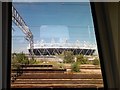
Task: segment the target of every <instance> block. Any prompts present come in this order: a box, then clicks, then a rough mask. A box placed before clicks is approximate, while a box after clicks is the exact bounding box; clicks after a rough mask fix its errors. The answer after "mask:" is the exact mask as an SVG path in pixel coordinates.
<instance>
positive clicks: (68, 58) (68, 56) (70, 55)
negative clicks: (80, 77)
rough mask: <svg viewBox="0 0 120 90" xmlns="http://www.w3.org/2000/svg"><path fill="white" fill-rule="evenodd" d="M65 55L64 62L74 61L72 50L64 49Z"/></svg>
mask: <svg viewBox="0 0 120 90" xmlns="http://www.w3.org/2000/svg"><path fill="white" fill-rule="evenodd" d="M63 55H64V60H63V62H64V63H72V62H74V55H73V52H71V51H64V52H63Z"/></svg>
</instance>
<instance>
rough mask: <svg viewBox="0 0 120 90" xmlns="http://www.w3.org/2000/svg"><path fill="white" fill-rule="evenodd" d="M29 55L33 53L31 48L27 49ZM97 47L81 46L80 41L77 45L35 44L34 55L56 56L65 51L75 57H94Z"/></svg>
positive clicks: (65, 43)
mask: <svg viewBox="0 0 120 90" xmlns="http://www.w3.org/2000/svg"><path fill="white" fill-rule="evenodd" d="M27 49H28V51H29V53H31V49H30V46H28V47H27ZM96 49H97V45H95V44H86V43H85V42H84V43H82V44H80V43H79V41H76V42H75V43H68V42H64V43H45V42H44V43H43V42H40V43H36V44H34V49H33V53H34V55H38V56H42V55H56V54H58V55H59V54H61V53H62V52H64V51H72V52H73V54H74V55H76V54H83V55H93V53H94V52H95V51H96Z"/></svg>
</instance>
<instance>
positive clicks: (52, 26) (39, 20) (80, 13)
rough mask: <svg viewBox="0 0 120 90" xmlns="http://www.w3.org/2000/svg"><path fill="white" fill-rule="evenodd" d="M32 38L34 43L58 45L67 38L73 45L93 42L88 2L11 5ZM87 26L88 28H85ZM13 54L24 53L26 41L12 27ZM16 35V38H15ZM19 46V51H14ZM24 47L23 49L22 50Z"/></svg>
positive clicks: (18, 30)
mask: <svg viewBox="0 0 120 90" xmlns="http://www.w3.org/2000/svg"><path fill="white" fill-rule="evenodd" d="M13 5H14V6H15V8H16V9H17V10H18V12H19V13H20V15H21V16H22V18H23V19H24V20H25V22H26V24H27V25H28V26H29V28H30V30H31V32H32V33H33V35H34V41H35V42H37V41H40V40H44V41H45V42H51V40H52V39H53V38H54V40H55V42H59V40H60V38H62V39H65V38H67V39H68V41H69V42H71V43H74V42H75V41H76V40H79V41H80V42H83V41H89V42H90V43H95V42H96V41H95V34H94V28H93V20H92V15H91V10H90V5H89V3H88V2H64V3H63V2H56V3H55V2H49V3H48V2H40V3H20V2H19V3H13ZM88 26H89V28H88ZM13 27H14V29H15V31H14V32H13V34H12V35H13V37H14V38H13V51H15V52H17V51H19V50H18V49H20V50H22V49H23V50H24V51H26V50H27V49H25V48H26V47H27V46H28V42H27V41H25V39H24V36H25V35H24V34H23V33H22V31H21V30H20V29H19V28H18V27H16V26H15V25H14V24H13ZM16 36H17V38H16ZM18 47H20V48H18ZM23 47H24V48H23Z"/></svg>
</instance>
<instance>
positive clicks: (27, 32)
mask: <svg viewBox="0 0 120 90" xmlns="http://www.w3.org/2000/svg"><path fill="white" fill-rule="evenodd" d="M12 21H13V22H14V23H15V24H16V26H18V27H19V28H20V29H21V30H22V32H23V33H24V34H25V39H26V40H27V41H29V45H30V50H31V51H30V56H31V58H33V56H34V53H33V49H34V41H33V34H32V32H31V31H30V29H29V27H28V26H27V24H26V23H25V21H24V20H23V18H22V17H21V16H20V14H19V13H18V11H17V10H16V9H15V7H14V6H12Z"/></svg>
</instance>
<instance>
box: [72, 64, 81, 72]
mask: <svg viewBox="0 0 120 90" xmlns="http://www.w3.org/2000/svg"><path fill="white" fill-rule="evenodd" d="M71 71H72V72H80V63H78V62H74V63H73V64H71Z"/></svg>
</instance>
